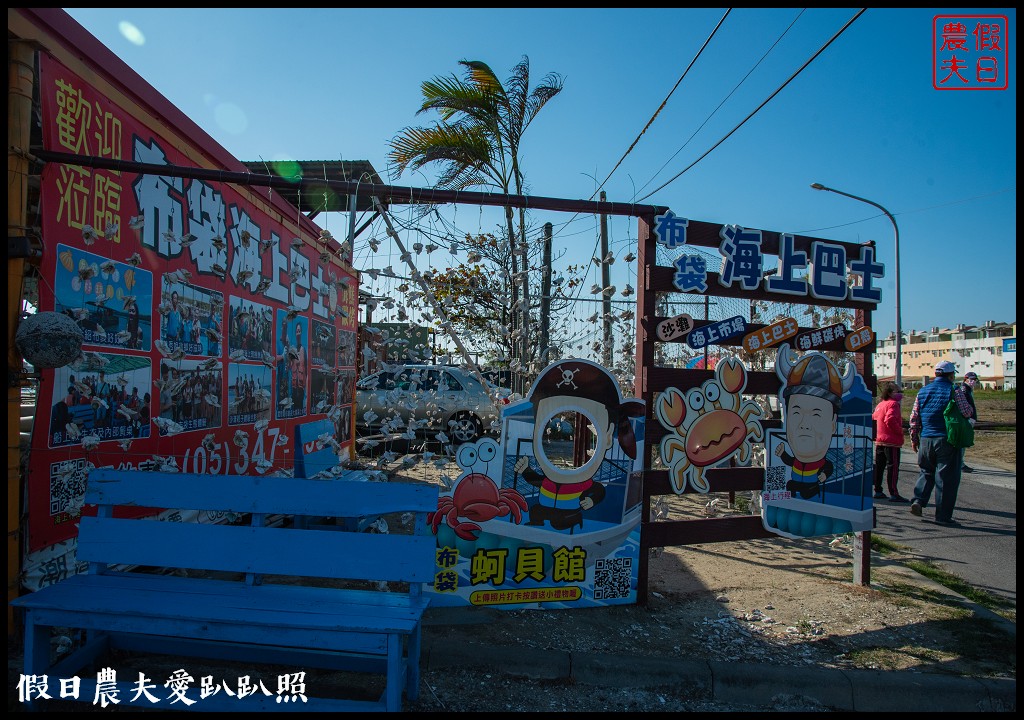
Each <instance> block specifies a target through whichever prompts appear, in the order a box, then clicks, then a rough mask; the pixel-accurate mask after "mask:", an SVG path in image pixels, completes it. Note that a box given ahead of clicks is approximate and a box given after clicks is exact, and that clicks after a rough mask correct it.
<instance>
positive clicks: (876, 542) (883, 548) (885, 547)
mask: <svg viewBox="0 0 1024 720" xmlns="http://www.w3.org/2000/svg"><path fill="white" fill-rule="evenodd" d="M871 549H872V550H874V551H875V552H877V553H878V554H879V555H899V554H901V553H905V552H907V551H909V550H910V548H909V547H907V546H906V545H900V544H899V543H894V542H893V541H892V540H886V539H885V538H884V537H881V536H879V535H876V534H875V533H871Z"/></svg>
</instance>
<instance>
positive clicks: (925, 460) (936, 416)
mask: <svg viewBox="0 0 1024 720" xmlns="http://www.w3.org/2000/svg"><path fill="white" fill-rule="evenodd" d="M955 375H956V366H955V365H954V364H953V363H951V362H949V361H948V360H943V361H941V362H939V363H938V364H937V365H936V366H935V380H934V381H932V382H931V383H930V384H928V385H926V386H925V387H923V388H922V389H921V392H919V393H918V394H917V400H915V401H914V409H913V411H912V412H911V413H910V444H911V447H913V449H914V450H915V451H917V464H918V467H920V468H921V474H920V476H919V477H918V479H917V485H916V486H915V487H914V499H913V501H912V502H911V503H910V512H911V513H913V514H914V515H916V516H918V517H920V516H921V511H922V509H923V508H924V507H926V506H927V505H928V500H929V499H930V498H931V494H932V490H933V489H934V490H935V522H936V523H937V524H939V525H944V526H946V527H960V523H958V522H957V521H956V520H954V519H953V509H954V508H955V507H956V496H957V492H958V491H959V489H960V472H961V466H962V464H963V452H962V451H961V450H960V448H956V447H953V446H952V445H950V444H949V442H947V441H946V420H945V418H944V417H943V414H942V413H943V410H945V409H946V405H947V404H948V403H949V400H950V398H953V399H954V400H955V401H956V405H957V407H958V408H960V412H961V413H963V415H964V417H966V418H973V416H974V411H973V408H972V407H971V403H970V402H969V401H968V399H967V396H966V395H965V393H964V391H963V389H962V388H960V387H957V386H954V384H953V378H954V376H955Z"/></svg>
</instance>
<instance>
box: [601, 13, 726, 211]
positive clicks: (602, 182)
mask: <svg viewBox="0 0 1024 720" xmlns="http://www.w3.org/2000/svg"><path fill="white" fill-rule="evenodd" d="M730 12H732V8H727V9H726V11H725V14H724V15H722V19H721V20H719V21H718V24H717V25H715V29H714V30H712V31H711V34H710V35H708V37H707V40H705V41H704V44H703V45H701V46H700V50H698V51H697V54H696V55H694V56H693V60H691V61H690V64H689V65H687V66H686V69H685V70H683V74H682V75H680V76H679V79H678V80H676V84H675V85H673V86H672V89H671V90H670V91H669V93H668V95H666V96H665V99H664V100H662V101H661V105H659V106H658V109H657V110H655V111H654V114H653V115H651V119H650V120H648V121H647V124H646V125H644V129H643V130H641V131H640V134H639V135H637V136H636V140H634V141H633V144H632V145H630V146H629V149H628V150H626V152H624V153H623V154H622V157H620V158H619V161H618V162H617V163H615V167H613V168H612V170H611V172H610V173H608V177H606V178H605V179H604V180H602V181H601V184H600V185H598V186H597V189H596V190H594V193H593V195H591V196H590V197H589V198H587V199H588V200H593V199H594V196H595V195H597V193H598V192H600V191H601V188H603V187H604V185H605V183H606V182H608V180H609V179H610V178H611V176H612V175H613V174H614V173H615V171H616V170H618V169H619V165H621V164H622V161H623V160H625V159H626V156H627V155H629V154H630V153H631V152H633V148H635V147H636V144H637V143H638V142H640V138H641V137H642V136H643V134H644V133H645V132H647V128H649V127H650V126H651V125H652V124H653V123H654V120H655V118H657V117H658V115H659V113H661V111H662V110H663V109H664V108H665V105H666V104H667V103H668V100H669V98H670V97H672V94H673V93H674V92H675V91H676V88H677V87H679V84H680V83H681V82H682V81H683V78H685V77H686V74H687V73H688V72H690V68H692V67H693V64H694V63H695V62H697V58H699V57H700V56H701V54H702V53H703V52H704V50H705V48H707V46H708V43H710V42H711V39H712V38H713V37H714V36H715V34H716V33H717V32H718V29H719V28H720V27H722V23H724V22H725V19H726V18H727V17H729V13H730Z"/></svg>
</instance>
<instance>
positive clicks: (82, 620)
mask: <svg viewBox="0 0 1024 720" xmlns="http://www.w3.org/2000/svg"><path fill="white" fill-rule="evenodd" d="M224 481H225V478H217V479H216V481H215V482H213V483H211V482H209V478H203V477H201V476H188V475H181V474H164V473H123V472H119V471H112V470H94V471H92V473H90V477H89V485H88V488H87V491H86V502H89V501H90V499H91V500H92V501H93V502H95V503H96V504H97V505H98V512H97V515H96V516H95V517H90V516H83V517H82V518H81V519H80V529H79V544H78V555H79V558H80V559H84V560H88V561H90V571H89V572H88V573H86V574H82V575H75V576H72V577H69V578H67V579H66V580H63V581H61V582H59V583H56V584H54V585H51V586H48V587H45V588H42V589H41V590H39V591H37V592H35V593H32V594H30V595H26V596H24V597H21V598H18V599H16V600H14V601H12V605H14V606H15V607H16V608H19V609H20V610H21V611H23V612H24V614H25V628H26V640H25V675H26V676H36V677H39V676H41V675H43V674H48V675H49V676H50V677H53V678H55V679H56V678H67V677H71V676H72V675H74V676H76V677H78V676H79V671H81V670H83V669H86V668H93V667H95V664H96V663H97V662H100V661H101V659H102V658H103V657H105V656H106V653H107V652H108V651H109V650H112V649H122V650H130V651H134V652H141V653H146V654H155V655H160V654H169V655H186V656H191V657H203V658H210V659H218V660H233V661H242V662H245V663H249V664H251V663H259V664H262V665H276V666H282V665H284V666H288V667H291V668H294V670H295V671H301V670H305V669H306V668H316V669H328V670H345V671H351V672H358V673H372V674H381V675H384V678H385V685H384V690H383V692H382V693H381V695H380V697H379V698H378V699H376V700H365V699H351V698H335V697H321V696H306V695H305V694H304V695H303V698H304V699H303V700H302V702H301V703H291V704H288V703H287V702H286V703H281V697H270V696H268V695H265V694H263V693H257V694H255V695H250V696H248V697H246V698H245V699H244V700H242V699H241V698H234V697H218V696H216V695H215V696H210V697H203V698H201V699H198V696H197V695H194V694H190V695H189V697H191V698H194V699H197V703H196V704H195V706H194V707H192V708H190V709H196V710H218V709H224V710H240V709H245V710H250V709H257V710H258V709H272V710H283V709H292V710H295V709H301V710H389V711H398V710H401V698H402V693H403V692H404V693H405V696H406V697H407V698H408V699H409V700H410V701H414V700H415V699H416V697H417V692H418V686H419V655H420V644H421V619H422V615H423V612H424V610H425V609H426V607H427V605H428V603H429V600H428V599H427V598H425V597H424V596H423V594H422V592H421V584H422V583H423V582H425V581H427V580H429V579H430V578H431V577H432V573H433V554H434V540H433V537H432V536H431V535H430V533H429V530H427V527H426V513H427V512H429V511H433V510H435V509H436V507H437V489H436V488H435V487H428V486H418V485H411V484H392V483H373V482H365V481H340V482H331V481H323V480H320V481H316V480H306V479H290V478H288V479H285V478H273V479H272V478H265V477H252V478H248V477H244V476H228V479H227V481H226V482H224ZM183 499H184V500H187V504H181V503H180V502H175V503H169V502H168V501H170V500H175V501H181V500H183ZM124 505H129V506H142V507H191V508H193V509H206V510H224V511H231V512H239V508H243V507H244V508H245V509H246V511H247V512H249V513H252V517H251V522H250V524H248V525H225V524H199V523H175V522H162V521H159V520H156V519H153V518H132V519H129V518H118V517H114V508H115V507H117V506H124ZM313 510H315V511H316V514H319V515H322V516H326V517H360V516H373V517H376V516H380V515H384V514H388V513H400V514H401V515H400V516H399V517H401V516H403V515H405V516H408V515H411V517H412V518H413V523H412V531H411V532H410V533H406V534H401V533H395V534H391V533H387V534H383V533H371V532H345V531H338V530H337V529H334V530H317V529H306V528H302V527H301V526H300V527H290V526H286V527H264V526H263V525H262V520H263V518H264V517H265V516H267V515H273V514H279V512H284V513H287V514H289V515H299V516H301V515H311V514H314V513H313V512H312V511H313ZM396 524H397V523H396ZM111 565H116V566H117V567H118V568H121V569H118V570H116V571H115V570H112V569H111ZM124 568H127V569H124ZM145 568H161V569H166V571H165V572H164V573H163V574H154V573H152V572H144V571H139V570H140V569H145ZM182 569H184V570H185V572H182ZM173 570H176V571H177V572H173ZM236 578H237V579H236ZM381 583H385V585H384V586H383V587H384V588H386V589H383V590H382V589H381V585H380V584H381ZM393 583H394V584H397V585H398V586H397V587H394V588H393V587H391V584H393ZM58 627H60V628H63V627H68V628H74V629H77V630H80V631H83V632H84V637H85V638H86V641H85V642H84V643H82V644H81V647H79V648H78V649H77V650H75V651H74V652H73V653H72V654H71V655H70V656H68V657H66V658H63V659H61V660H59V661H58V662H52V661H51V652H50V635H51V633H52V628H58ZM80 680H81V688H82V690H81V694H82V696H81V697H80V698H79V699H81V700H86V701H88V700H90V699H91V698H92V695H89V694H88V692H93V691H94V690H95V687H96V680H91V679H89V678H86V677H81V678H80ZM118 680H119V682H118V683H117V688H118V689H119V690H121V689H123V692H120V693H119V694H120V695H121V698H122V700H123V701H128V700H129V698H130V696H131V695H132V694H134V695H136V700H137V701H138V702H136V703H135V704H141V705H149V704H150V703H149V701H147V700H146V698H145V696H141V697H139V693H137V692H135V693H133V692H132V689H133V687H134V683H133V682H120V680H121V678H118ZM133 680H134V678H133ZM309 690H310V693H312V691H313V690H314V688H312V687H310V688H309ZM161 709H164V708H161ZM166 709H186V708H185V707H184V704H183V703H182V704H181V705H180V706H178V707H174V706H169V707H168V708H166Z"/></svg>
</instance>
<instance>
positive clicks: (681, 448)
mask: <svg viewBox="0 0 1024 720" xmlns="http://www.w3.org/2000/svg"><path fill="white" fill-rule="evenodd" d="M661 452H662V460H664V461H665V463H667V464H671V463H672V462H673V460H674V459H675V456H676V453H677V452H681V453H683V454H684V455H685V454H686V443H685V442H683V439H682V438H680V437H670V438H668V439H666V440H665V442H664V444H663V445H662V446H661ZM683 487H685V484H684V486H683ZM677 492H678V491H677Z"/></svg>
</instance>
